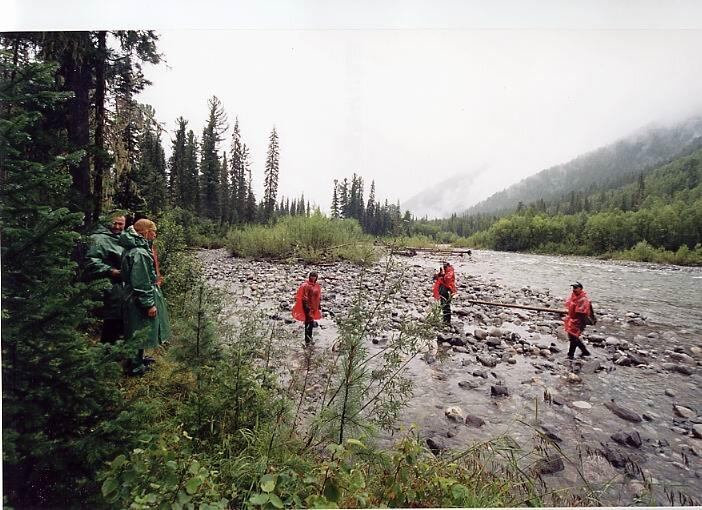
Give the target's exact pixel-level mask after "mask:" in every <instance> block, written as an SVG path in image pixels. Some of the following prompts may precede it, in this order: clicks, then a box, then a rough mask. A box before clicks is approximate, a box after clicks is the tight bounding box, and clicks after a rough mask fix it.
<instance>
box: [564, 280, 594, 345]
mask: <svg viewBox="0 0 702 510" xmlns="http://www.w3.org/2000/svg"><path fill="white" fill-rule="evenodd" d="M571 287H573V292H572V294H571V295H570V297H569V298H568V300H567V301H566V309H567V311H568V313H567V315H566V317H565V319H563V325H564V326H565V330H566V333H568V340H570V347H569V348H568V359H573V357H574V356H575V349H576V348H580V350H581V351H582V354H581V356H589V355H590V351H588V350H587V347H585V344H584V343H583V341H582V340H580V336H581V335H582V334H583V331H584V330H585V326H587V325H588V324H593V323H594V320H593V316H594V314H593V312H592V304H591V303H590V298H588V296H587V292H585V291H584V290H583V284H582V283H580V282H575V283H573V284H571Z"/></svg>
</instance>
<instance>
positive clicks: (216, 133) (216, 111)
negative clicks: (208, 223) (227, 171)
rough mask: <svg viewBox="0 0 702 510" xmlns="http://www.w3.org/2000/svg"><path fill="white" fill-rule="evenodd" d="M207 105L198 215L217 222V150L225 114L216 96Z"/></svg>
mask: <svg viewBox="0 0 702 510" xmlns="http://www.w3.org/2000/svg"><path fill="white" fill-rule="evenodd" d="M207 104H208V106H209V117H208V120H207V125H206V126H205V129H204V130H203V132H202V141H201V152H200V176H201V179H200V200H201V203H200V213H201V214H202V215H203V216H205V217H206V218H210V219H212V220H219V217H220V211H221V208H220V189H219V188H220V177H221V162H220V159H219V154H218V149H219V143H220V142H221V141H222V134H223V133H224V132H225V131H226V130H227V129H228V126H227V114H226V113H225V112H224V108H223V107H222V102H221V101H220V100H219V99H218V98H217V96H212V97H211V98H210V99H209V100H208V102H207Z"/></svg>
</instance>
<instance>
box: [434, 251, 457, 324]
mask: <svg viewBox="0 0 702 510" xmlns="http://www.w3.org/2000/svg"><path fill="white" fill-rule="evenodd" d="M433 291H434V299H436V300H437V301H439V300H440V301H441V310H442V316H443V319H444V323H445V324H451V299H452V298H453V296H454V295H455V294H456V273H455V271H454V269H453V266H452V265H451V264H449V263H448V262H444V263H443V264H442V267H441V268H440V269H439V272H438V273H436V274H435V275H434V289H433Z"/></svg>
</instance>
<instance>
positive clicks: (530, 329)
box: [203, 250, 702, 505]
mask: <svg viewBox="0 0 702 510" xmlns="http://www.w3.org/2000/svg"><path fill="white" fill-rule="evenodd" d="M444 257H446V256H445V255H428V254H422V255H418V256H416V257H412V258H407V259H402V260H401V264H402V265H403V266H404V267H405V268H406V269H407V270H408V275H407V278H408V285H409V290H408V292H407V293H405V294H404V296H405V298H404V299H405V301H406V302H407V303H409V306H410V308H413V309H414V310H415V312H416V311H417V310H420V309H421V308H426V306H427V305H428V304H430V303H431V297H430V293H428V289H430V286H431V284H430V282H431V274H432V273H433V271H434V270H435V269H436V268H437V267H438V265H439V262H440V261H441V260H442V259H443V258H444ZM203 259H204V261H205V264H206V267H208V268H209V269H208V270H209V273H208V274H209V277H210V278H211V279H212V280H213V281H216V282H217V283H218V284H219V285H221V286H224V287H225V288H227V289H228V290H229V292H230V293H231V294H232V296H233V297H235V298H236V299H239V300H240V299H241V298H242V297H245V298H246V299H245V300H244V304H246V303H247V302H248V303H249V306H250V304H251V303H252V302H253V301H252V296H254V295H255V294H256V292H258V291H257V290H256V289H260V290H262V291H265V292H264V294H265V296H266V298H265V299H269V300H270V301H271V305H272V309H273V310H278V311H277V312H275V311H273V312H272V314H271V317H275V319H274V320H279V321H282V320H283V315H284V314H281V313H280V310H281V309H282V308H283V307H284V305H285V302H286V300H290V298H291V296H292V295H293V294H294V290H295V288H296V286H297V285H299V283H300V281H301V279H300V275H302V274H304V273H305V271H306V269H307V268H304V267H303V266H301V265H295V266H291V265H286V264H277V265H276V264H269V263H252V262H250V261H242V260H241V259H234V258H230V257H228V256H226V254H224V252H223V251H221V250H219V251H216V250H211V251H207V252H203ZM450 260H451V262H452V264H453V265H454V267H455V269H456V274H457V279H458V283H459V296H458V299H457V300H456V303H455V304H454V310H455V311H458V309H463V310H464V312H466V316H465V320H464V322H465V324H464V325H463V326H462V328H464V331H465V334H467V335H469V336H470V335H471V334H472V333H473V331H474V329H475V328H476V327H483V328H485V329H487V327H488V326H490V325H495V326H499V327H500V328H501V329H502V330H503V331H508V332H513V333H519V334H520V335H521V336H522V338H529V339H530V341H533V342H537V341H546V342H547V343H548V342H552V345H557V346H558V348H560V349H561V352H560V353H557V354H555V355H553V356H549V357H547V358H543V357H541V356H539V355H536V356H529V355H527V354H525V355H518V356H515V357H514V358H515V359H513V360H512V361H513V364H507V363H504V362H500V363H498V364H497V366H496V367H494V368H491V369H485V367H483V366H482V365H481V364H480V363H478V362H477V361H476V356H475V353H478V354H480V353H483V354H484V353H488V354H491V355H496V356H497V357H498V358H499V356H500V351H499V350H495V349H492V348H490V350H488V349H487V347H486V346H485V345H484V344H481V343H480V342H478V343H477V345H476V344H475V343H474V344H473V346H472V348H473V354H471V352H470V350H466V351H457V350H456V349H451V348H450V346H448V345H446V344H442V345H441V346H439V349H438V352H436V357H435V358H436V361H431V362H428V361H427V360H426V358H425V357H424V356H418V357H416V358H414V359H412V360H411V362H410V363H409V365H408V367H407V375H408V377H409V378H410V379H411V380H412V381H413V382H414V388H415V389H414V393H413V396H412V398H411V399H410V400H409V402H408V404H407V406H406V408H405V409H404V410H403V411H402V414H401V420H400V421H401V423H400V425H404V426H407V425H410V424H412V423H415V424H417V426H418V428H419V431H420V434H421V435H422V437H425V438H440V439H441V442H443V443H445V445H446V446H447V447H448V448H455V449H462V448H466V447H468V446H469V445H471V444H472V443H474V442H475V441H486V440H489V439H492V438H495V437H498V436H501V435H508V436H510V437H512V438H515V439H516V440H517V441H518V442H519V444H520V445H522V447H524V448H525V449H527V450H529V449H530V448H532V447H533V446H534V444H535V442H538V437H540V435H539V433H538V432H536V431H537V430H538V431H543V430H545V429H544V427H545V428H546V429H547V430H550V431H553V432H555V433H556V435H557V436H558V439H559V440H558V448H559V449H560V454H562V455H563V457H564V459H565V468H564V469H563V470H562V471H559V472H557V473H554V474H550V475H544V479H545V481H546V482H547V485H548V486H549V487H550V488H554V489H558V488H573V487H582V485H583V480H586V481H587V483H588V484H591V486H592V487H593V488H595V490H596V492H597V494H598V498H599V501H600V502H602V503H605V504H609V505H626V504H630V503H631V502H632V501H633V500H634V497H635V496H636V494H637V493H642V489H641V487H642V485H641V484H640V483H639V482H638V481H636V480H637V479H638V480H641V476H640V475H641V473H644V474H645V476H646V480H648V482H649V483H650V484H651V485H650V487H651V489H652V491H653V498H654V499H653V500H652V501H649V502H655V503H658V504H671V501H670V499H669V495H670V494H674V495H677V496H674V497H677V498H678V499H676V500H675V501H674V502H675V503H680V501H681V500H680V499H679V494H683V495H685V496H687V497H688V498H693V501H696V502H699V501H700V499H701V498H700V497H699V495H700V494H702V439H698V438H695V437H693V434H691V432H690V427H691V426H692V425H693V424H694V423H700V424H702V384H701V382H702V377H701V375H702V374H701V373H700V370H701V369H700V364H701V360H702V357H700V355H699V352H698V351H695V349H698V348H699V347H702V299H700V293H699V288H700V286H701V284H702V269H701V268H677V267H670V266H661V265H652V264H639V263H628V262H627V263H623V262H622V263H620V262H608V261H598V260H594V259H588V258H578V257H551V256H541V255H524V254H512V253H500V252H489V251H482V250H474V251H473V255H472V257H468V256H467V255H466V256H463V257H461V256H458V255H454V256H451V257H450ZM320 269H321V270H320V283H321V284H322V287H323V289H324V292H325V293H326V295H327V296H330V301H329V305H328V306H330V309H332V310H335V311H336V313H343V309H344V307H345V306H346V303H348V301H347V300H348V297H349V293H350V292H351V288H352V287H353V285H350V282H351V281H352V280H353V278H354V272H355V271H357V270H356V269H355V268H353V267H351V266H348V265H338V266H336V267H333V268H332V267H327V268H320ZM252 275H253V276H252ZM573 281H580V282H582V283H583V285H584V286H585V288H586V290H587V291H588V293H589V295H590V297H591V298H592V300H593V301H594V303H595V305H596V309H597V310H598V312H599V313H600V317H601V320H600V322H598V324H597V326H596V327H594V328H590V330H591V334H593V333H595V334H597V335H601V336H608V337H616V338H618V339H621V340H623V341H625V342H629V343H630V347H629V349H632V350H634V351H636V352H639V353H644V354H641V355H642V356H645V357H646V363H645V364H643V365H639V366H618V365H615V363H613V361H612V360H613V359H614V358H613V356H617V354H616V348H614V347H604V346H603V347H591V350H592V352H593V359H592V360H588V361H585V362H581V361H576V362H575V363H569V362H566V360H565V359H564V357H565V354H564V352H563V351H564V350H567V342H564V341H563V340H562V339H559V338H557V336H556V335H554V334H553V331H554V329H553V328H554V327H556V328H558V326H557V325H556V326H553V324H554V323H555V324H558V322H557V321H556V320H554V317H544V315H548V314H537V313H533V312H520V313H516V312H513V311H509V310H505V309H497V310H496V309H495V308H488V307H480V306H471V305H469V304H468V303H462V302H461V297H463V296H468V298H470V297H472V296H471V293H473V292H475V291H476V289H492V290H491V291H490V292H493V294H489V295H488V297H490V296H494V299H493V300H503V299H505V298H506V299H520V298H521V297H522V296H531V297H534V296H538V297H539V299H540V302H541V303H544V302H548V303H549V304H551V305H553V306H556V307H562V306H563V301H564V300H565V298H566V297H567V295H568V294H569V292H570V287H569V284H570V283H572V282H573ZM483 297H484V296H483ZM535 304H538V303H535ZM474 312H478V314H477V315H475V314H474ZM631 312H634V313H635V314H636V315H637V316H641V317H644V318H645V320H644V321H639V322H637V323H633V324H632V323H631V321H629V320H627V314H628V313H629V314H631ZM480 314H482V317H486V318H487V321H488V322H487V324H486V323H484V322H483V323H479V322H476V321H477V319H476V317H478V316H481V315H480ZM630 316H631V315H630ZM549 321H550V324H551V325H550V326H549ZM321 324H322V327H321V328H320V330H318V331H317V332H316V333H315V335H316V339H317V341H316V345H315V347H314V349H313V351H312V352H311V353H310V352H309V351H308V350H306V349H303V348H302V346H301V345H300V344H301V342H300V341H299V340H300V339H301V337H302V331H301V326H300V325H299V324H286V325H285V326H284V327H285V328H287V329H288V330H289V331H290V338H291V342H290V344H289V346H288V347H286V349H285V351H284V352H285V356H286V359H285V360H284V361H283V362H282V363H281V364H282V365H283V366H285V368H286V370H288V371H289V372H291V373H292V372H294V371H295V370H297V371H300V370H302V369H303V367H304V366H305V364H306V363H309V359H310V355H311V356H312V357H316V358H324V357H328V356H331V355H332V354H331V348H332V345H333V344H334V342H335V341H336V339H337V329H336V326H335V324H334V322H333V321H332V320H328V319H327V320H323V321H321ZM549 327H550V328H551V329H550V332H549ZM561 329H562V328H561ZM469 347H471V346H469ZM368 349H369V352H370V354H374V353H377V352H379V351H380V349H381V346H380V345H369V346H368ZM481 349H482V350H481ZM666 349H671V350H672V349H675V350H677V351H679V352H684V353H686V354H687V355H689V354H692V355H693V356H694V357H695V359H696V365H694V362H693V365H692V374H691V375H685V374H682V373H677V372H670V371H668V370H664V369H663V368H662V364H663V363H664V362H669V361H670V359H669V356H668V354H666V353H665V350H666ZM598 367H601V368H602V369H598ZM476 370H481V371H482V372H483V375H482V376H475V373H476ZM573 373H577V376H578V379H579V380H578V382H577V383H575V384H574V383H573V381H572V380H569V379H568V377H569V376H571V375H572V374H573ZM466 381H469V382H470V383H472V384H473V385H474V386H475V387H474V388H472V389H466V386H465V385H459V383H460V382H466ZM495 384H502V385H505V386H507V388H509V396H508V397H506V398H495V397H493V396H492V395H491V386H492V385H495ZM545 396H548V398H545ZM552 397H556V398H555V399H553V398H552ZM612 400H614V401H615V402H616V403H617V404H619V405H623V406H625V407H626V408H627V409H630V410H632V411H634V412H635V413H637V414H639V415H640V416H643V417H644V420H643V421H641V422H638V423H630V422H628V421H625V420H623V419H622V418H620V417H619V416H616V415H615V414H613V413H612V412H611V411H610V410H609V409H608V408H607V407H606V406H605V404H609V403H610V402H611V401H612ZM554 402H555V403H554ZM575 402H586V403H587V404H588V405H589V406H590V407H588V408H586V409H582V408H580V407H579V406H575V405H574V403H575ZM310 404H311V406H312V405H313V404H314V402H312V401H310ZM675 404H678V405H682V406H685V407H687V408H689V409H691V410H692V411H693V412H694V413H695V414H696V417H694V418H692V419H691V420H684V421H683V422H681V421H680V417H679V416H677V415H676V414H675V412H674V410H673V406H674V405H675ZM449 406H456V407H458V408H460V409H461V411H462V412H463V413H464V414H466V415H468V414H470V415H473V416H478V417H480V418H482V419H483V420H485V425H484V426H482V427H480V428H475V427H469V426H466V425H463V424H460V425H459V424H456V423H455V422H452V421H450V420H448V419H447V417H446V416H445V411H446V409H447V408H448V407H449ZM615 432H623V433H631V432H638V433H639V434H640V436H641V438H642V445H641V446H640V447H639V448H630V447H626V446H620V445H617V444H615V443H613V441H612V438H611V436H612V434H614V433H615ZM378 440H379V442H380V444H381V445H390V444H391V443H392V442H393V441H394V440H395V435H394V434H391V433H383V434H381V436H380V437H379V439H378ZM604 445H606V448H611V449H615V450H617V451H618V452H620V453H621V454H622V455H624V456H625V457H626V458H627V459H628V460H629V465H628V467H627V468H625V469H622V468H621V467H619V468H615V467H613V466H612V465H610V463H609V462H608V461H606V460H604V458H603V457H602V455H601V452H602V450H603V449H604V448H605V446H604ZM551 449H552V450H553V448H551ZM598 451H599V452H600V453H597V452H598ZM525 462H526V461H525ZM632 466H634V467H632ZM643 492H645V491H643ZM684 501H686V502H690V500H689V499H686V500H684Z"/></svg>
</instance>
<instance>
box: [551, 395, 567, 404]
mask: <svg viewBox="0 0 702 510" xmlns="http://www.w3.org/2000/svg"><path fill="white" fill-rule="evenodd" d="M551 402H553V403H554V404H556V405H557V406H564V405H566V401H565V400H563V397H560V396H558V395H554V397H553V398H552V399H551Z"/></svg>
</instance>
